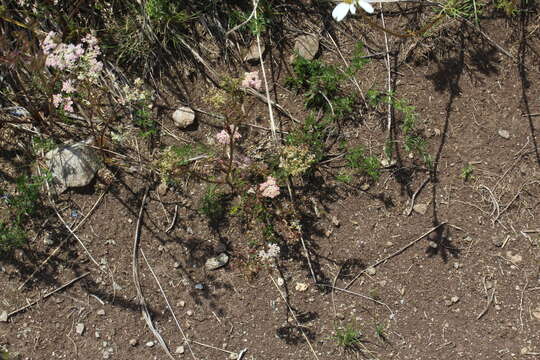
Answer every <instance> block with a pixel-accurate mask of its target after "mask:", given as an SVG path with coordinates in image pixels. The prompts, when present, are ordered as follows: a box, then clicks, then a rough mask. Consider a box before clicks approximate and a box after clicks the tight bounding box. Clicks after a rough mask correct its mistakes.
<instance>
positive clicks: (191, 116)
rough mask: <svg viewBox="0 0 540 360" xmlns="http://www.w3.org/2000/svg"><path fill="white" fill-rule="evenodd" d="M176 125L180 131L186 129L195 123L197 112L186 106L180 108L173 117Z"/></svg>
mask: <svg viewBox="0 0 540 360" xmlns="http://www.w3.org/2000/svg"><path fill="white" fill-rule="evenodd" d="M172 118H173V121H174V124H175V125H176V126H178V127H179V128H180V129H185V128H187V127H188V126H190V125H191V124H193V122H194V121H195V112H194V111H193V109H190V108H188V107H186V106H183V107H181V108H178V110H176V111H175V112H174V113H173V115H172Z"/></svg>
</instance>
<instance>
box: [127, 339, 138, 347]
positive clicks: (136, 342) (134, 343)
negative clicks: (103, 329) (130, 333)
mask: <svg viewBox="0 0 540 360" xmlns="http://www.w3.org/2000/svg"><path fill="white" fill-rule="evenodd" d="M137 344H138V341H137V339H131V340H129V345H131V346H137Z"/></svg>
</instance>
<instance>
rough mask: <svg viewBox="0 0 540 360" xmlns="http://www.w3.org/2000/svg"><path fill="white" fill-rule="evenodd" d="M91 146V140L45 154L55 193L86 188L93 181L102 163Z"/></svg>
mask: <svg viewBox="0 0 540 360" xmlns="http://www.w3.org/2000/svg"><path fill="white" fill-rule="evenodd" d="M91 144H92V140H87V141H83V142H79V143H76V144H74V145H69V146H65V147H62V148H58V149H55V150H52V151H49V152H48V153H47V154H46V158H47V159H48V163H47V165H48V167H49V170H50V172H51V174H52V178H53V186H54V187H55V189H56V191H57V192H59V193H62V192H64V191H65V190H66V189H67V188H76V187H83V186H86V185H88V184H90V182H91V181H92V180H93V179H94V176H95V175H96V173H97V171H98V170H99V169H100V168H101V166H102V163H101V161H100V159H99V157H98V155H97V153H96V151H95V150H94V149H93V148H91V147H89V145H91Z"/></svg>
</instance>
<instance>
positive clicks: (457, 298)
mask: <svg viewBox="0 0 540 360" xmlns="http://www.w3.org/2000/svg"><path fill="white" fill-rule="evenodd" d="M450 300H451V301H452V303H454V304H455V303H457V302H458V301H459V296H452V298H451V299H450Z"/></svg>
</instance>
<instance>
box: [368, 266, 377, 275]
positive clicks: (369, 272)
mask: <svg viewBox="0 0 540 360" xmlns="http://www.w3.org/2000/svg"><path fill="white" fill-rule="evenodd" d="M366 273H367V274H368V275H371V276H373V275H375V274H377V269H375V268H374V267H373V266H370V267H368V268H367V269H366Z"/></svg>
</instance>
